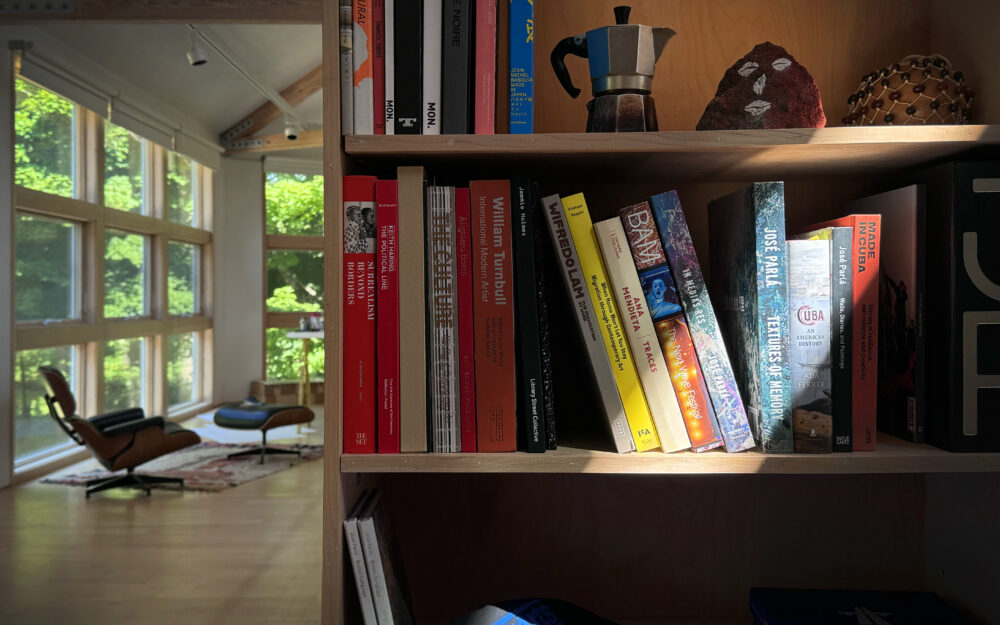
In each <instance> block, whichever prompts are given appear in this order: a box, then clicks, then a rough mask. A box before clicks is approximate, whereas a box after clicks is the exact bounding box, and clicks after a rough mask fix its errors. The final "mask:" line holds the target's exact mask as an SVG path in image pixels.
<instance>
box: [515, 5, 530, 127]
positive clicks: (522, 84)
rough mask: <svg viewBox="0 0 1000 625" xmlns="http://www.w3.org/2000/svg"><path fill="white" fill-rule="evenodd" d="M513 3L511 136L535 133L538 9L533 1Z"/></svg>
mask: <svg viewBox="0 0 1000 625" xmlns="http://www.w3.org/2000/svg"><path fill="white" fill-rule="evenodd" d="M509 2H510V31H509V34H510V83H509V84H510V134H512V135H524V134H531V133H532V132H534V131H535V126H534V118H535V27H534V18H535V7H534V3H533V2H532V0H509Z"/></svg>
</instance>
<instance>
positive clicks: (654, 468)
mask: <svg viewBox="0 0 1000 625" xmlns="http://www.w3.org/2000/svg"><path fill="white" fill-rule="evenodd" d="M340 470H341V472H343V473H512V474H513V473H558V474H573V473H605V474H616V473H617V474H655V473H663V474H673V475H700V474H718V475H725V474H750V473H759V474H785V475H822V474H831V475H832V474H859V473H860V474H875V473H968V472H1000V453H995V454H989V453H972V454H957V453H951V452H947V451H944V450H941V449H938V448H936V447H931V446H930V445H918V444H914V443H908V442H906V441H903V440H900V439H898V438H895V437H892V436H888V435H883V434H879V438H878V440H877V450H876V451H874V452H855V453H848V454H816V455H809V454H775V455H767V454H763V453H760V452H757V451H750V452H745V453H739V454H727V453H725V452H724V451H710V452H705V453H700V454H696V453H694V452H690V451H688V452H678V453H673V454H663V453H659V452H646V453H642V454H627V455H619V454H616V453H613V452H607V451H594V450H591V449H584V448H580V447H560V448H559V449H557V450H555V451H549V452H546V453H544V454H529V453H522V452H517V453H506V454H372V455H361V454H346V455H343V456H341V460H340Z"/></svg>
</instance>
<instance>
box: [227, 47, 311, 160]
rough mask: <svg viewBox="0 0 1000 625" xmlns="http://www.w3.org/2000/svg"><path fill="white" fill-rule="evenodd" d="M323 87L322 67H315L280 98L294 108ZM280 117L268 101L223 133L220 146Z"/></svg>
mask: <svg viewBox="0 0 1000 625" xmlns="http://www.w3.org/2000/svg"><path fill="white" fill-rule="evenodd" d="M322 87H323V66H322V65H317V66H316V67H314V68H312V69H311V70H309V71H308V72H306V74H305V75H304V76H302V77H301V78H299V79H298V80H296V81H295V82H293V83H292V84H290V85H288V86H287V87H285V88H284V89H283V90H282V91H281V97H282V98H284V99H285V101H286V102H288V103H289V104H290V105H292V106H295V105H297V104H298V103H300V102H302V101H303V100H305V99H306V98H308V97H309V96H311V95H312V94H314V93H316V92H317V91H319V90H320V89H321V88H322ZM280 117H281V111H280V110H279V109H278V107H277V106H275V105H274V103H272V102H270V101H268V102H264V104H261V105H260V106H259V107H257V110H255V111H254V112H253V113H250V114H249V115H247V116H246V117H244V118H243V119H241V120H240V121H238V122H236V123H235V124H233V125H232V126H231V127H230V128H228V129H227V130H226V131H225V132H224V133H222V134H221V135H219V138H220V139H221V140H222V144H223V145H225V144H227V143H229V142H230V141H235V140H236V139H240V138H242V137H246V136H247V135H252V134H254V133H256V132H260V130H261V129H262V128H264V127H265V126H267V125H268V124H270V123H271V122H273V121H274V120H276V119H279V118H280Z"/></svg>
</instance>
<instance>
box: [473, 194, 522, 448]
mask: <svg viewBox="0 0 1000 625" xmlns="http://www.w3.org/2000/svg"><path fill="white" fill-rule="evenodd" d="M469 187H470V192H471V196H472V237H473V241H472V251H473V254H474V257H473V258H474V261H473V270H474V273H473V284H474V288H475V293H474V297H475V301H474V302H473V314H472V317H473V323H474V324H475V336H476V338H475V351H476V355H475V363H476V441H477V443H478V448H479V451H483V452H491V451H515V450H516V448H517V436H516V434H517V432H516V431H515V428H516V427H517V426H516V423H517V415H516V412H515V411H516V406H517V390H516V389H517V386H516V385H517V377H516V372H515V371H514V288H513V287H514V284H513V278H514V268H513V259H512V258H511V223H510V214H511V209H510V181H509V180H473V181H472V182H471V183H470V184H469Z"/></svg>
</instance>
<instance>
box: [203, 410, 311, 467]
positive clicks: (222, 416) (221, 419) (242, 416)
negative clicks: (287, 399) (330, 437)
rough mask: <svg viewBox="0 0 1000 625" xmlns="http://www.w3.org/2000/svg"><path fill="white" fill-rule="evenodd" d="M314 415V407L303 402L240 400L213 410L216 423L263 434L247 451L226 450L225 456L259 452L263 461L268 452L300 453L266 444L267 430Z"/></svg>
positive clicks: (294, 423) (309, 419)
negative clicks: (259, 441)
mask: <svg viewBox="0 0 1000 625" xmlns="http://www.w3.org/2000/svg"><path fill="white" fill-rule="evenodd" d="M315 416H316V415H314V414H313V411H312V410H310V409H309V408H306V407H305V406H286V405H282V404H261V403H253V402H241V403H236V404H229V405H227V406H223V407H222V408H219V409H218V410H216V411H215V424H216V425H217V426H219V427H223V428H233V429H236V430H260V433H261V437H262V439H261V444H260V447H254V448H253V449H247V450H246V451H239V452H236V453H234V454H229V456H227V458H235V457H236V456H252V455H254V454H260V463H261V464H264V460H265V459H266V458H267V454H295V455H298V456H301V455H302V452H301V451H294V450H291V449H278V448H277V447H268V446H267V431H268V430H270V429H272V428H276V427H280V426H282V425H296V424H299V423H309V422H310V421H312V420H313V419H314V418H315Z"/></svg>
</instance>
